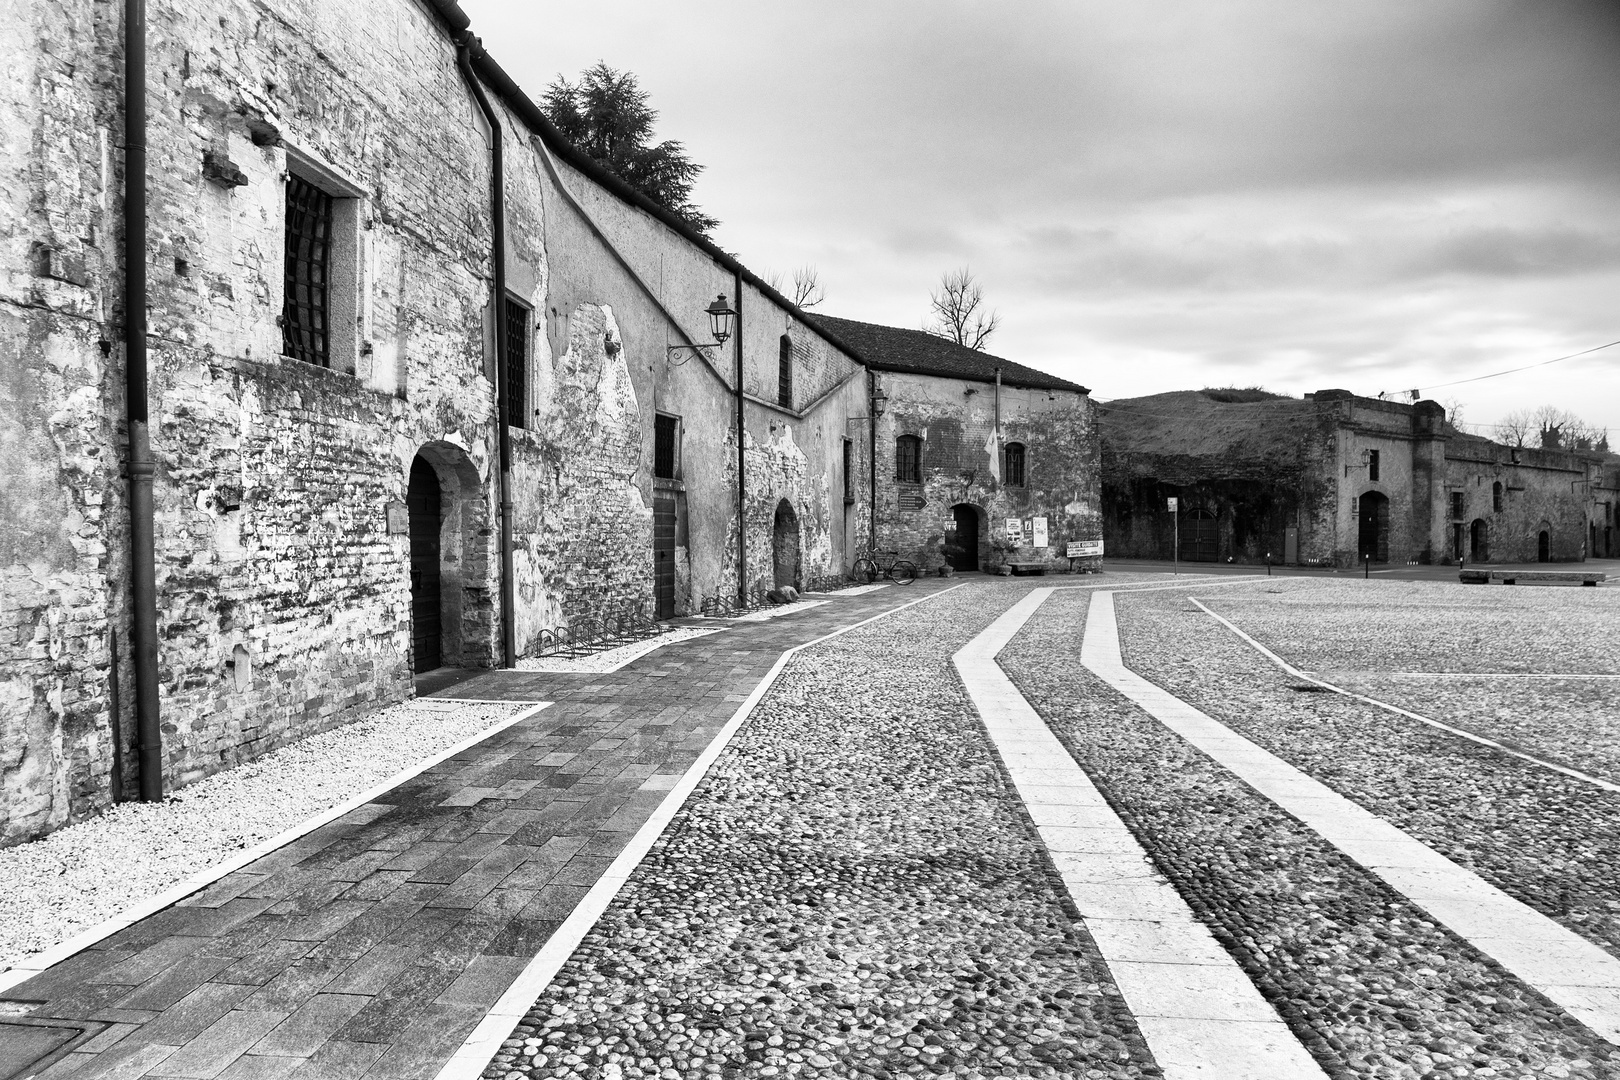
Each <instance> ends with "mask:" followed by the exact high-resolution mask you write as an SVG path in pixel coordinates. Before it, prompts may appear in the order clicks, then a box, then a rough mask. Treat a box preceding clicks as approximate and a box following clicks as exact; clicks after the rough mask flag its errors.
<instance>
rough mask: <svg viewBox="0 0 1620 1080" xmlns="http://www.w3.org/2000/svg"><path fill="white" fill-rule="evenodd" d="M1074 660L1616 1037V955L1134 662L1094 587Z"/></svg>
mask: <svg viewBox="0 0 1620 1080" xmlns="http://www.w3.org/2000/svg"><path fill="white" fill-rule="evenodd" d="M1206 610H1208V609H1206ZM1211 614H1213V612H1211ZM1217 618H1219V616H1217ZM1223 621H1224V620H1223ZM1234 629H1236V628H1235V627H1234ZM1080 663H1081V664H1082V665H1084V666H1085V667H1086V668H1088V669H1089V670H1090V671H1092V672H1093V673H1095V674H1096V675H1097V676H1098V677H1099V678H1101V679H1102V680H1103V681H1105V682H1107V683H1108V684H1109V685H1110V686H1112V687H1113V688H1114V689H1115V690H1118V691H1119V692H1120V693H1122V694H1124V695H1125V696H1126V697H1127V698H1129V699H1130V700H1131V701H1133V702H1135V703H1136V704H1137V705H1138V706H1140V707H1141V708H1142V709H1143V710H1144V711H1145V712H1147V713H1148V714H1149V715H1150V716H1152V717H1153V718H1154V719H1155V720H1158V721H1159V722H1160V723H1161V724H1163V725H1164V726H1165V727H1167V728H1169V729H1170V730H1171V731H1173V732H1175V733H1176V734H1177V735H1180V736H1181V737H1182V738H1183V739H1186V740H1187V741H1188V742H1189V743H1191V744H1192V745H1193V746H1196V747H1197V748H1198V749H1200V750H1202V751H1203V752H1204V753H1206V754H1208V755H1209V756H1210V757H1211V758H1213V759H1214V760H1215V761H1216V762H1217V763H1218V764H1220V765H1221V766H1223V767H1224V768H1226V769H1227V770H1228V771H1230V772H1231V773H1233V774H1234V775H1236V776H1237V777H1238V779H1240V780H1242V781H1243V782H1244V783H1246V784H1248V785H1249V786H1250V787H1252V788H1254V789H1255V790H1256V791H1258V792H1259V793H1260V794H1261V795H1264V796H1265V797H1266V798H1268V799H1270V800H1271V801H1272V802H1274V803H1276V804H1277V805H1278V806H1280V807H1282V809H1284V810H1286V811H1287V812H1288V813H1290V814H1292V815H1293V816H1294V817H1296V818H1298V819H1299V820H1300V821H1301V822H1302V823H1304V825H1305V826H1306V827H1307V828H1309V829H1312V830H1313V831H1315V832H1316V833H1317V834H1319V835H1320V836H1321V837H1322V838H1323V839H1324V840H1326V841H1327V842H1328V843H1330V844H1332V845H1333V846H1334V847H1336V848H1338V849H1339V851H1341V852H1343V853H1344V854H1345V855H1346V856H1348V857H1349V858H1350V859H1352V860H1353V861H1355V862H1357V863H1359V864H1360V865H1361V866H1363V867H1365V868H1366V869H1368V870H1370V871H1371V872H1372V873H1374V874H1376V875H1377V876H1378V877H1380V878H1382V879H1383V880H1384V881H1385V882H1387V883H1388V884H1389V886H1390V887H1391V888H1393V889H1394V890H1395V891H1396V892H1398V893H1400V894H1401V895H1402V896H1405V897H1406V898H1407V899H1408V900H1411V901H1412V902H1413V903H1414V904H1416V905H1417V906H1418V907H1420V908H1422V909H1423V910H1425V911H1427V912H1428V913H1429V914H1430V915H1431V916H1432V917H1433V918H1434V919H1435V920H1436V921H1438V922H1440V923H1443V924H1444V925H1445V926H1446V927H1447V928H1448V929H1450V930H1451V931H1452V932H1453V933H1455V934H1456V935H1457V936H1458V937H1461V938H1462V939H1463V940H1464V941H1467V942H1468V943H1469V944H1471V945H1473V946H1474V947H1475V948H1476V949H1478V950H1479V951H1481V952H1483V953H1485V954H1486V955H1487V956H1490V957H1491V958H1493V959H1494V960H1496V961H1497V962H1498V963H1500V964H1501V965H1502V966H1503V967H1505V968H1507V969H1508V971H1510V972H1512V973H1513V974H1514V975H1516V976H1518V978H1520V979H1521V980H1523V981H1524V982H1525V983H1527V984H1529V985H1530V986H1532V987H1534V988H1535V989H1536V990H1539V991H1540V992H1541V993H1543V994H1545V995H1546V996H1547V997H1548V998H1550V999H1552V1001H1553V1003H1554V1004H1556V1005H1557V1006H1558V1007H1559V1008H1561V1009H1563V1010H1564V1011H1565V1012H1567V1013H1569V1015H1570V1016H1573V1017H1574V1018H1575V1019H1577V1020H1579V1021H1580V1022H1581V1023H1583V1024H1585V1025H1586V1026H1587V1027H1589V1028H1591V1029H1592V1030H1593V1031H1594V1032H1596V1033H1597V1034H1598V1035H1599V1036H1600V1037H1602V1038H1604V1039H1606V1040H1607V1041H1609V1042H1611V1043H1614V1044H1616V1045H1620V959H1617V958H1616V957H1614V956H1611V955H1610V954H1609V953H1608V952H1606V951H1604V950H1603V949H1600V948H1599V947H1598V946H1596V945H1594V944H1592V942H1590V941H1587V940H1586V939H1585V938H1583V937H1581V936H1580V935H1579V934H1576V933H1574V932H1572V931H1570V930H1566V929H1565V928H1564V927H1562V926H1560V925H1559V924H1558V923H1556V922H1554V921H1553V920H1552V919H1549V918H1547V916H1545V915H1543V914H1541V913H1540V912H1538V911H1536V910H1534V909H1533V908H1531V907H1529V906H1527V905H1525V904H1522V903H1520V902H1519V901H1517V900H1515V899H1513V898H1512V897H1511V896H1508V895H1507V894H1506V893H1504V892H1502V891H1501V890H1500V889H1498V888H1496V887H1495V886H1494V885H1491V884H1490V883H1489V882H1487V881H1486V880H1485V879H1484V878H1482V877H1480V876H1479V875H1478V874H1476V873H1474V872H1473V871H1471V870H1466V869H1464V868H1463V867H1461V866H1458V865H1457V864H1456V863H1454V862H1452V861H1451V860H1450V859H1448V858H1446V857H1445V856H1444V855H1441V854H1440V853H1439V852H1437V851H1435V850H1434V849H1433V848H1430V847H1428V846H1427V845H1425V844H1423V843H1421V842H1419V841H1418V840H1416V839H1414V838H1413V837H1411V836H1408V835H1407V834H1406V833H1405V832H1402V831H1401V830H1400V829H1397V828H1396V827H1395V826H1394V825H1391V824H1390V823H1389V822H1387V821H1385V820H1384V819H1383V818H1380V817H1378V816H1377V815H1375V814H1372V813H1370V812H1369V811H1367V810H1365V809H1363V808H1362V807H1360V806H1359V805H1357V804H1356V803H1353V802H1351V801H1350V800H1349V799H1347V798H1345V797H1344V796H1342V795H1340V794H1339V793H1338V792H1336V791H1334V790H1333V789H1332V788H1330V787H1328V786H1327V785H1326V784H1323V783H1321V782H1319V781H1317V780H1314V779H1312V778H1311V777H1309V776H1307V775H1306V774H1305V773H1303V772H1301V771H1300V770H1298V769H1296V768H1294V767H1293V766H1292V765H1290V764H1288V763H1287V762H1286V761H1284V760H1283V759H1282V758H1280V757H1277V756H1276V755H1275V754H1273V753H1271V752H1270V751H1268V750H1265V749H1262V748H1261V747H1260V746H1257V745H1256V744H1255V743H1252V742H1250V741H1249V740H1248V739H1245V738H1244V737H1243V736H1241V735H1239V734H1238V733H1237V732H1235V731H1233V730H1232V729H1231V728H1228V727H1226V726H1225V725H1224V724H1221V723H1218V722H1217V721H1215V720H1213V719H1211V718H1210V717H1209V716H1207V715H1205V714H1204V713H1202V712H1200V711H1198V710H1197V709H1195V708H1193V707H1192V706H1191V705H1189V704H1187V703H1186V702H1184V701H1182V700H1181V699H1180V698H1177V697H1175V696H1174V695H1172V694H1170V693H1168V692H1167V691H1165V690H1163V689H1161V688H1160V687H1158V686H1155V685H1154V684H1153V683H1150V682H1148V681H1147V680H1146V679H1144V678H1142V677H1141V676H1140V675H1137V674H1136V673H1135V672H1133V671H1131V670H1130V669H1129V668H1127V667H1126V666H1125V663H1124V661H1123V659H1122V658H1121V656H1120V651H1119V626H1118V624H1117V623H1116V622H1115V620H1114V596H1113V594H1112V593H1106V592H1099V593H1093V594H1092V595H1091V610H1090V613H1089V615H1088V617H1087V619H1086V633H1085V638H1084V640H1083V641H1082V643H1081V646H1080ZM1290 670H1291V671H1292V670H1293V669H1290ZM1302 677H1303V676H1302ZM1351 696H1358V695H1351ZM1458 734H1466V733H1465V732H1458Z"/></svg>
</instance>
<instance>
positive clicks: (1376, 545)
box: [1356, 491, 1389, 563]
mask: <svg viewBox="0 0 1620 1080" xmlns="http://www.w3.org/2000/svg"><path fill="white" fill-rule="evenodd" d="M1356 561H1357V562H1377V563H1382V562H1389V496H1387V495H1385V494H1384V493H1383V492H1379V491H1368V492H1365V493H1364V494H1363V495H1362V496H1361V498H1360V499H1359V500H1357V506H1356Z"/></svg>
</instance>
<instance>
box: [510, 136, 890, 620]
mask: <svg viewBox="0 0 1620 1080" xmlns="http://www.w3.org/2000/svg"><path fill="white" fill-rule="evenodd" d="M530 144H531V150H532V140H530ZM534 152H535V153H538V152H537V151H534ZM525 167H526V168H527V169H528V172H527V173H526V174H525V176H524V178H523V180H522V183H523V184H524V185H525V187H526V188H528V187H529V186H531V185H532V189H533V191H534V192H535V195H534V197H535V198H536V199H537V200H538V202H539V203H540V204H541V205H542V206H543V207H544V214H543V216H541V218H540V219H539V220H540V226H541V227H542V228H543V229H544V233H545V240H544V243H543V245H541V246H542V247H543V248H544V250H545V251H546V252H547V258H548V260H549V261H548V267H547V273H546V277H545V282H544V290H545V292H544V297H543V299H539V298H538V297H537V300H538V302H537V305H536V306H537V308H538V309H539V310H540V311H541V312H542V314H543V319H542V321H543V324H544V326H543V328H542V330H541V334H540V336H541V337H543V338H544V342H543V343H542V342H541V341H540V340H538V339H537V341H536V351H537V353H546V354H548V355H557V354H559V353H562V352H566V351H568V350H569V349H571V348H575V349H577V347H576V345H575V342H576V341H577V340H588V339H591V338H592V337H593V335H594V334H595V332H596V331H595V328H594V324H593V326H592V327H591V328H590V329H589V330H587V331H586V332H585V333H584V335H583V337H580V335H579V332H578V329H577V328H578V326H579V325H580V323H581V320H582V319H588V318H589V316H588V314H586V313H588V312H590V311H593V310H599V309H604V308H606V309H610V310H611V311H612V313H613V318H614V323H615V327H616V334H617V339H616V341H617V345H618V348H619V350H620V351H619V352H618V353H617V355H616V356H615V357H614V358H613V363H614V364H615V365H622V366H623V369H624V371H625V372H626V373H627V376H628V385H629V387H630V389H631V391H632V392H633V395H634V409H635V412H634V417H633V418H632V416H631V414H630V413H626V414H625V419H624V422H625V424H626V428H625V438H626V439H630V438H634V439H635V440H636V451H637V453H636V456H634V457H632V456H630V454H629V449H630V445H629V443H625V444H623V449H624V451H625V454H624V456H622V457H620V458H616V459H615V460H616V462H617V464H615V465H614V466H612V470H613V471H612V477H611V484H612V485H613V486H612V488H611V490H612V491H613V492H619V491H623V492H624V493H625V494H624V499H623V502H622V503H615V505H617V506H619V507H620V510H618V511H616V512H615V516H613V517H612V520H611V522H609V521H608V520H606V519H604V520H603V522H602V527H601V528H599V529H597V530H595V531H594V532H593V533H591V534H589V535H576V536H575V537H574V538H573V539H572V540H567V539H564V540H560V541H559V542H560V543H564V544H567V543H573V544H575V545H576V546H577V548H578V550H579V552H580V557H579V559H578V560H576V567H577V571H578V574H576V575H575V576H573V577H570V576H569V575H568V574H567V573H563V574H562V575H561V576H558V577H555V578H553V579H552V580H551V581H549V582H548V583H547V584H546V585H545V586H544V587H540V588H537V589H536V593H535V600H534V601H533V603H534V605H535V606H534V607H533V608H532V609H531V611H530V613H527V614H524V615H520V618H526V619H530V620H531V622H529V623H528V624H527V625H528V626H532V627H533V628H534V629H535V630H538V629H540V628H543V627H545V626H556V625H566V624H567V622H568V620H569V619H570V618H573V617H575V616H577V615H579V614H583V613H584V612H585V611H586V610H588V608H587V607H586V606H585V605H583V604H578V605H574V604H572V603H571V601H570V600H569V597H571V596H576V595H580V593H579V583H580V581H581V580H583V579H582V578H581V577H580V576H579V575H586V576H589V575H590V574H596V575H597V576H598V577H602V576H604V575H606V574H607V573H608V571H607V568H606V565H605V564H611V566H612V567H614V568H624V567H629V568H632V569H633V571H634V572H633V575H624V576H622V577H621V579H620V581H619V585H618V587H617V589H616V591H613V590H604V591H602V592H600V593H599V594H598V595H599V596H600V597H601V599H600V600H599V601H598V603H606V602H607V601H608V598H609V597H610V596H611V597H612V598H614V600H615V602H640V603H644V604H645V605H646V607H647V610H648V611H649V612H650V611H651V609H652V583H653V571H652V558H651V554H652V507H653V502H654V485H655V480H654V477H653V475H652V464H653V440H654V429H655V424H654V417H655V415H656V414H658V413H663V414H666V415H669V416H673V417H678V418H679V421H680V430H681V450H680V459H681V468H680V475H679V477H678V478H677V479H675V480H673V481H668V480H659V481H657V484H658V485H659V486H660V489H661V490H662V491H663V492H664V493H665V496H666V497H668V498H671V499H674V500H676V501H677V505H678V509H677V520H678V525H677V548H676V585H677V588H676V613H677V614H689V613H694V612H696V611H698V610H699V609H700V608H701V606H702V604H703V601H704V600H705V598H708V597H712V596H714V595H716V594H719V595H722V596H727V597H729V596H734V595H735V594H736V591H737V578H738V573H737V505H736V462H737V443H736V412H735V410H736V398H735V393H734V388H735V385H736V384H735V371H736V355H737V354H736V349H737V347H738V343H739V340H740V342H741V345H742V348H743V359H744V364H743V386H744V389H745V392H746V395H747V399H746V401H745V405H744V416H745V424H746V440H745V444H744V449H745V455H746V462H745V470H746V484H745V490H746V517H745V518H744V522H745V528H746V530H747V538H748V574H747V585H748V588H749V589H750V590H753V591H758V590H761V589H768V588H770V587H771V584H772V582H771V554H770V553H771V542H772V525H773V522H774V518H775V511H776V507H777V505H778V504H779V503H780V501H781V500H782V499H787V500H788V501H789V502H790V503H791V504H792V505H793V507H794V509H795V513H796V515H797V517H798V520H799V523H800V528H801V533H802V536H801V541H800V545H801V552H802V567H803V569H802V577H803V580H804V581H805V583H806V584H814V585H822V584H826V583H828V582H830V581H832V580H835V579H837V578H840V577H841V576H842V574H843V572H844V570H845V569H847V568H848V566H849V564H850V563H851V562H852V561H853V553H852V544H854V543H855V542H856V538H857V537H858V536H861V535H864V533H862V532H860V531H859V529H860V528H864V526H858V525H857V520H858V514H859V513H860V512H861V511H862V510H863V509H864V506H865V476H866V471H865V470H866V464H865V462H866V457H865V452H864V451H865V439H864V432H863V431H862V430H860V428H859V426H858V425H853V424H850V423H849V422H848V418H849V417H858V416H863V415H864V414H865V412H866V390H865V375H864V369H862V368H861V367H860V366H859V365H858V364H857V363H856V362H855V361H854V360H853V359H851V358H850V357H848V356H846V355H845V354H843V353H842V352H841V351H839V350H837V349H836V348H834V347H832V346H831V345H830V344H829V343H827V342H826V340H825V339H823V338H822V337H821V336H820V335H819V334H817V333H816V332H815V331H813V330H812V329H811V328H809V327H808V326H806V325H805V324H803V323H801V322H799V320H797V319H796V318H795V317H794V316H793V315H792V313H791V312H789V311H787V310H785V309H783V308H781V307H779V306H777V305H776V304H775V303H774V301H772V300H770V299H769V298H767V297H766V296H765V295H764V294H762V293H760V292H759V291H758V290H757V289H755V288H753V287H752V286H750V285H748V284H746V283H744V284H743V287H742V294H741V296H740V297H739V296H738V290H737V281H736V279H735V277H734V276H733V275H732V274H731V272H730V271H729V270H727V269H726V268H725V267H723V266H721V265H719V264H718V263H716V262H715V261H714V259H713V258H712V257H710V256H709V255H708V254H707V253H705V252H704V251H702V250H701V249H700V248H698V247H696V246H695V245H693V244H691V243H690V242H689V241H687V240H686V239H685V238H684V237H682V236H681V235H680V234H678V233H676V232H675V231H674V230H673V229H670V228H669V227H668V226H666V225H664V224H663V223H662V222H660V221H658V220H657V219H655V218H653V217H652V216H651V215H649V214H647V213H645V212H644V211H642V210H640V209H638V208H636V207H634V206H630V205H628V204H626V203H624V202H622V201H621V200H619V199H618V198H617V197H615V196H613V195H612V194H611V193H609V192H606V191H604V190H602V189H600V188H598V187H596V186H595V185H594V184H593V183H591V182H590V181H589V180H588V179H586V178H585V177H584V176H583V175H581V174H580V173H579V172H578V171H576V170H574V169H572V168H571V167H570V166H568V165H567V164H566V163H557V167H558V169H559V172H560V175H561V177H562V182H563V184H564V185H566V187H567V189H568V191H569V192H570V193H571V194H572V195H573V196H574V198H575V199H577V200H578V202H579V204H580V205H581V207H582V208H583V210H584V213H585V214H587V215H589V218H590V222H591V223H594V225H595V227H596V229H600V230H601V235H598V234H597V232H596V231H595V230H594V229H593V228H592V227H591V224H588V223H587V221H586V220H585V218H584V217H582V216H581V214H580V212H579V211H578V210H576V209H575V207H574V206H573V205H571V204H570V202H569V201H568V200H567V199H565V198H564V197H563V194H562V193H561V192H560V191H558V190H557V189H556V187H555V185H554V184H552V183H551V182H550V178H549V176H548V175H547V174H546V172H545V170H544V167H543V163H542V162H541V161H540V160H539V158H538V157H534V158H533V159H532V160H531V161H529V162H528V163H527V165H526V166H525ZM604 238H605V239H604ZM609 245H611V247H610V246H609ZM614 250H616V251H617V252H618V255H619V257H622V258H623V260H624V261H625V263H628V265H629V267H630V269H626V267H625V266H624V265H623V264H621V263H620V262H619V261H618V259H617V258H615V256H614ZM632 271H633V273H632ZM638 278H639V281H638ZM722 292H723V293H725V294H726V296H727V298H728V300H729V301H730V302H731V303H732V305H733V306H734V307H738V306H740V309H741V313H742V314H741V327H742V329H741V333H740V334H739V335H735V336H733V337H732V339H731V340H730V341H728V342H727V343H726V344H725V345H724V346H721V347H718V348H711V349H706V350H705V351H704V353H703V354H702V355H694V353H693V351H692V350H690V349H683V350H681V351H679V352H677V353H676V354H674V355H673V356H672V355H671V354H670V353H669V351H668V346H669V345H684V344H686V343H687V342H699V343H702V342H707V341H709V340H710V334H709V326H708V319H707V317H706V316H705V315H704V313H703V309H704V308H706V307H707V306H708V305H709V303H710V302H711V301H713V300H714V298H715V296H716V295H717V294H719V293H722ZM739 299H740V305H739V304H738V301H739ZM671 317H673V321H672V319H671ZM683 330H684V333H683ZM784 333H786V334H788V335H789V337H790V339H791V340H792V341H793V343H794V366H795V374H794V386H795V401H794V405H795V407H794V408H791V409H783V408H780V407H778V406H776V405H775V404H774V402H775V401H776V386H777V383H776V380H777V365H778V358H779V342H780V339H781V337H782V335H783V334H784ZM605 359H606V353H605V349H604V350H603V361H596V362H604V361H605ZM536 377H537V379H539V380H540V381H544V380H545V379H546V378H548V376H547V375H546V373H545V372H543V371H537V372H536ZM632 427H633V429H634V430H633V431H632V430H631V428H632ZM846 435H847V436H850V437H852V438H853V439H854V440H855V444H856V450H857V454H856V458H855V460H856V465H855V468H854V470H853V471H854V472H855V473H856V480H857V484H858V485H859V490H858V495H857V498H856V501H855V502H854V503H853V504H846V503H845V501H844V494H843V492H844V477H843V475H842V467H843V439H844V438H845V437H846ZM594 456H595V455H594V453H593V454H591V455H587V457H593V458H594ZM525 482H526V483H527V482H529V481H525ZM632 491H633V493H634V496H635V497H634V498H631V492H632ZM612 499H618V495H616V494H615V495H613V496H612ZM539 501H541V502H543V501H544V496H542V497H541V498H540V500H539ZM591 560H596V561H597V562H598V563H601V564H604V565H603V566H602V567H601V568H599V569H595V570H593V569H592V563H591ZM564 561H565V562H566V560H564ZM542 598H544V599H542ZM521 603H525V604H527V603H530V601H527V600H525V601H521Z"/></svg>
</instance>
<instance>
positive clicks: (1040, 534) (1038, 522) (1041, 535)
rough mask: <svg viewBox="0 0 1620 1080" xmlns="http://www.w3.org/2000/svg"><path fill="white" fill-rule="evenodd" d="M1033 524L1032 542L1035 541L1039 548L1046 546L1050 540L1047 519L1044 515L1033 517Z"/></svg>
mask: <svg viewBox="0 0 1620 1080" xmlns="http://www.w3.org/2000/svg"><path fill="white" fill-rule="evenodd" d="M1031 525H1032V526H1033V527H1032V528H1031V530H1030V531H1031V532H1032V533H1033V534H1034V536H1033V540H1032V543H1034V545H1035V546H1036V547H1038V548H1043V547H1045V546H1046V545H1047V542H1048V541H1047V533H1046V519H1045V518H1043V517H1038V518H1032V519H1031Z"/></svg>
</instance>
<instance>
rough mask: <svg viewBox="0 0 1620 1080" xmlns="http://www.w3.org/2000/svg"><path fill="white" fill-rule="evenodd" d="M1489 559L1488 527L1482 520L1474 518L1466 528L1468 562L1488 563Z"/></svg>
mask: <svg viewBox="0 0 1620 1080" xmlns="http://www.w3.org/2000/svg"><path fill="white" fill-rule="evenodd" d="M1490 557H1491V556H1490V526H1489V525H1488V524H1486V521H1485V519H1484V518H1475V519H1474V523H1473V524H1472V525H1470V526H1468V561H1469V562H1488V561H1489V560H1490Z"/></svg>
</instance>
